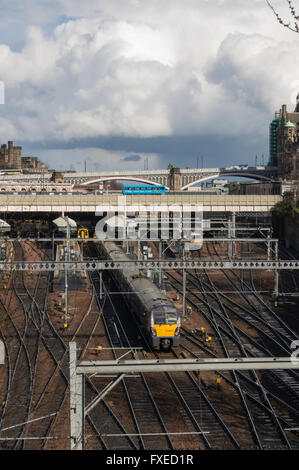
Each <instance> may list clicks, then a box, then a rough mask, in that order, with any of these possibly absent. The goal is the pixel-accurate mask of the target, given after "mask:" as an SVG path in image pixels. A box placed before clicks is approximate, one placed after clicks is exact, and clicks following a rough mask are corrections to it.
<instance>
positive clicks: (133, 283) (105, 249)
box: [99, 242, 181, 351]
mask: <svg viewBox="0 0 299 470" xmlns="http://www.w3.org/2000/svg"><path fill="white" fill-rule="evenodd" d="M99 250H100V253H101V256H102V257H103V259H109V260H112V261H132V258H130V257H129V256H128V255H126V254H125V253H124V251H123V250H122V248H121V246H120V245H117V244H116V243H114V242H100V243H99ZM111 274H112V277H113V279H114V280H115V282H116V284H117V285H118V288H119V290H120V291H121V292H128V295H125V296H124V298H125V302H126V304H127V306H128V308H129V309H130V311H131V312H132V313H133V315H134V316H135V318H136V320H137V322H138V324H139V326H140V328H141V330H142V332H143V333H144V335H145V336H146V338H147V340H148V342H149V344H150V346H151V347H152V349H154V350H163V351H167V350H168V351H169V350H170V349H171V348H173V347H174V348H175V347H177V346H178V345H179V342H180V331H181V320H180V313H179V311H178V309H177V308H176V307H175V305H174V304H173V303H172V302H171V300H169V299H168V297H167V296H166V294H164V293H163V292H162V291H161V290H160V289H159V288H158V286H156V284H154V283H153V282H152V281H151V280H150V279H149V278H147V277H145V276H144V275H143V274H142V272H141V271H140V270H139V269H137V268H136V267H134V266H132V267H129V268H125V269H123V270H111Z"/></svg>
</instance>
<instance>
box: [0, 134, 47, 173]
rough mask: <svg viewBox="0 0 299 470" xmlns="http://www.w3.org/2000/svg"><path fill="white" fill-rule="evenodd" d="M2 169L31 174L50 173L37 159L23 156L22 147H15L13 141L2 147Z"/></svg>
mask: <svg viewBox="0 0 299 470" xmlns="http://www.w3.org/2000/svg"><path fill="white" fill-rule="evenodd" d="M0 169H17V170H21V169H22V170H28V172H30V173H34V172H40V171H48V168H47V167H46V165H45V164H44V163H42V162H41V161H40V160H39V159H38V158H37V157H32V156H22V147H15V146H14V145H13V141H12V140H10V141H8V144H7V145H6V144H3V145H1V146H0Z"/></svg>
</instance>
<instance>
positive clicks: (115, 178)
mask: <svg viewBox="0 0 299 470" xmlns="http://www.w3.org/2000/svg"><path fill="white" fill-rule="evenodd" d="M119 180H122V181H136V182H137V183H145V184H150V185H152V186H161V184H163V183H156V182H155V181H152V180H150V179H145V178H138V177H136V176H104V177H101V178H96V179H94V180H88V181H84V182H82V183H80V184H79V186H86V185H88V184H92V183H102V182H104V181H119ZM165 188H166V189H167V190H168V189H169V187H168V186H166V185H165Z"/></svg>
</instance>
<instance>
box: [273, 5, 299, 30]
mask: <svg viewBox="0 0 299 470" xmlns="http://www.w3.org/2000/svg"><path fill="white" fill-rule="evenodd" d="M266 2H267V3H268V5H269V7H270V8H271V10H272V11H273V13H274V15H275V16H276V18H277V21H279V23H280V24H281V25H282V26H284V27H285V28H288V29H290V30H291V31H294V32H295V33H299V12H298V10H296V8H295V7H294V3H293V0H286V2H287V3H288V7H289V10H290V12H291V15H292V17H293V18H294V20H293V21H294V24H291V22H289V23H287V22H286V21H285V20H283V19H282V18H281V16H280V15H279V13H277V11H276V10H275V8H274V7H273V6H272V4H271V3H270V1H269V0H266Z"/></svg>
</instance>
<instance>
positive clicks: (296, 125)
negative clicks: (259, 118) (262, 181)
mask: <svg viewBox="0 0 299 470" xmlns="http://www.w3.org/2000/svg"><path fill="white" fill-rule="evenodd" d="M271 131H272V147H271ZM271 151H272V155H271ZM275 151H276V155H275ZM275 163H276V164H275ZM270 164H274V165H275V166H277V168H278V175H279V177H280V178H283V179H287V180H299V94H298V96H297V105H296V108H295V110H294V112H292V113H289V112H288V111H287V106H286V105H285V104H284V105H283V106H282V108H281V110H280V112H279V113H276V117H275V120H273V121H272V123H271V127H270Z"/></svg>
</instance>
